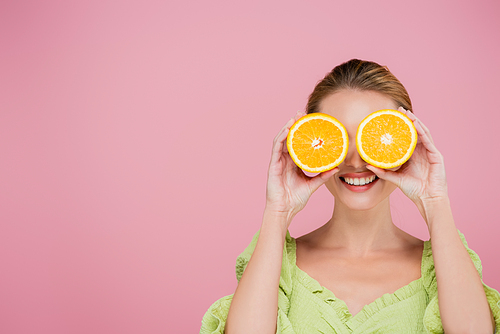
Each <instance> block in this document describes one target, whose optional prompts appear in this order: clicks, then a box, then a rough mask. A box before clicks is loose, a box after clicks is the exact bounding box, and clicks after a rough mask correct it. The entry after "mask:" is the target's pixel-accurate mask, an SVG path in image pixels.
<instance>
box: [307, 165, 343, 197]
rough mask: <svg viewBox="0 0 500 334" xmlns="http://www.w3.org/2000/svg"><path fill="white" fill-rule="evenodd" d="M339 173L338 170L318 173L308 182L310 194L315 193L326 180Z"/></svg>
mask: <svg viewBox="0 0 500 334" xmlns="http://www.w3.org/2000/svg"><path fill="white" fill-rule="evenodd" d="M338 171H339V169H338V168H334V169H330V170H328V171H326V172H323V173H320V174H318V175H316V176H314V177H312V178H311V179H310V180H309V185H310V187H311V190H312V192H315V191H316V190H317V189H318V188H319V187H320V186H322V185H323V184H324V183H325V182H326V181H328V179H330V178H331V177H332V176H334V175H335V174H336V173H337V172H338Z"/></svg>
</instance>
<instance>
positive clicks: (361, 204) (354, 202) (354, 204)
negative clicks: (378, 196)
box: [335, 198, 380, 211]
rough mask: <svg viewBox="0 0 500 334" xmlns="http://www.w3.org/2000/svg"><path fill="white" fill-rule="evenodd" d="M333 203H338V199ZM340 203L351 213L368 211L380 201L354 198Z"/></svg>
mask: <svg viewBox="0 0 500 334" xmlns="http://www.w3.org/2000/svg"><path fill="white" fill-rule="evenodd" d="M335 201H336V202H337V201H340V199H335ZM342 203H344V205H345V206H346V207H348V208H349V209H351V210H353V211H368V210H371V209H373V208H375V207H376V206H377V205H379V204H380V201H377V202H375V201H374V200H373V198H356V199H345V200H343V201H342Z"/></svg>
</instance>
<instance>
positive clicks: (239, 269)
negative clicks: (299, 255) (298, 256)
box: [200, 230, 295, 334]
mask: <svg viewBox="0 0 500 334" xmlns="http://www.w3.org/2000/svg"><path fill="white" fill-rule="evenodd" d="M259 234H260V230H259V231H257V233H256V234H255V235H254V237H253V238H252V241H251V242H250V244H249V245H248V246H247V248H246V249H245V250H244V251H243V252H242V253H241V254H240V255H239V256H238V258H237V259H236V278H237V280H238V282H239V281H240V279H241V276H242V275H243V272H244V271H245V268H246V267H247V265H248V262H249V261H250V258H251V257H252V254H253V251H254V250H255V246H256V245H257V240H258V239H259ZM294 256H295V253H294V252H293V245H292V237H291V236H290V233H289V232H288V231H287V234H286V240H285V247H284V248H283V259H282V264H281V276H280V285H279V295H278V318H277V330H276V333H279V334H294V333H295V332H294V331H293V328H292V325H291V324H290V321H289V320H288V318H287V314H288V310H289V308H290V296H291V293H292V279H293V277H292V275H293V274H294V271H293V266H294V264H295V257H294ZM232 299H233V295H229V296H225V297H222V298H221V299H219V300H217V301H216V302H215V303H213V304H212V306H210V308H209V309H208V310H207V312H206V313H205V315H204V316H203V319H202V322H201V330H200V334H222V333H224V327H225V325H226V320H227V314H228V312H229V307H230V306H231V301H232Z"/></svg>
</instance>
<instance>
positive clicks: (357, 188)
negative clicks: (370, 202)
mask: <svg viewBox="0 0 500 334" xmlns="http://www.w3.org/2000/svg"><path fill="white" fill-rule="evenodd" d="M378 180H380V179H379V178H376V179H375V181H373V182H372V183H369V184H366V185H364V186H351V185H350V184H347V183H345V182H344V181H342V180H340V179H339V181H340V182H341V183H342V184H343V185H344V186H345V187H346V188H347V189H349V190H350V191H354V192H356V193H362V192H364V191H367V190H368V189H370V188H371V187H373V186H374V185H375V183H377V182H378Z"/></svg>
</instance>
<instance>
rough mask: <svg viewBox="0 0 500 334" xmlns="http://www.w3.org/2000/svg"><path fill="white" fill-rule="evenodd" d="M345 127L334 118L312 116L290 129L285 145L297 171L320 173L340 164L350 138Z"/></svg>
mask: <svg viewBox="0 0 500 334" xmlns="http://www.w3.org/2000/svg"><path fill="white" fill-rule="evenodd" d="M348 138H349V137H348V135H347V130H346V129H345V127H344V126H343V125H342V123H340V122H339V121H338V120H337V119H335V118H334V117H332V116H330V115H327V114H323V113H311V114H308V115H305V116H303V117H301V118H299V119H298V120H297V121H296V122H295V123H294V124H293V125H292V127H291V128H290V132H288V137H287V140H286V145H287V148H288V153H289V154H290V157H292V160H293V161H294V162H295V164H296V165H297V166H299V168H301V169H303V170H305V171H308V172H312V173H321V172H324V171H327V170H330V169H333V168H335V167H336V166H338V165H340V163H341V162H342V161H343V160H344V158H345V156H346V155H347V148H348V146H349V139H348Z"/></svg>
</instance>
